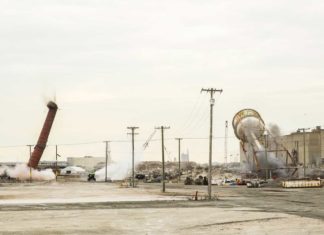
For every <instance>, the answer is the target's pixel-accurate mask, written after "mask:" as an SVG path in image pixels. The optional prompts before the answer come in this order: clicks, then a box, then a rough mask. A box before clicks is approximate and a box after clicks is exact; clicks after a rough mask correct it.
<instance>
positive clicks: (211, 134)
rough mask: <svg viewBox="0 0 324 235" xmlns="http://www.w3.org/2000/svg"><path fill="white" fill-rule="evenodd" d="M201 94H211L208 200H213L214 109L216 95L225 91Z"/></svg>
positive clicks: (205, 90)
mask: <svg viewBox="0 0 324 235" xmlns="http://www.w3.org/2000/svg"><path fill="white" fill-rule="evenodd" d="M200 92H207V93H210V130H209V169H208V198H209V200H211V198H212V187H211V184H212V158H213V157H212V154H213V153H212V151H213V108H214V104H215V99H214V93H216V92H219V93H222V92H223V90H218V89H214V88H209V89H204V88H203V89H201V91H200Z"/></svg>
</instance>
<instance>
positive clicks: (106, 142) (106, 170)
mask: <svg viewBox="0 0 324 235" xmlns="http://www.w3.org/2000/svg"><path fill="white" fill-rule="evenodd" d="M104 143H105V144H106V149H105V155H106V168H105V182H107V181H108V178H107V173H108V169H107V168H108V157H109V156H108V155H110V154H109V152H110V148H109V144H110V141H108V140H105V141H104Z"/></svg>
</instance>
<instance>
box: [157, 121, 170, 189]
mask: <svg viewBox="0 0 324 235" xmlns="http://www.w3.org/2000/svg"><path fill="white" fill-rule="evenodd" d="M155 129H157V130H161V140H162V141H161V142H162V192H163V193H165V171H164V130H166V129H170V127H166V126H160V127H156V128H155Z"/></svg>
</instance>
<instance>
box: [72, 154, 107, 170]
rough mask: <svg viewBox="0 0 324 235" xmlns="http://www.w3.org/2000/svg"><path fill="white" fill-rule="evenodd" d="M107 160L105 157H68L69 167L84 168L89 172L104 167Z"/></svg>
mask: <svg viewBox="0 0 324 235" xmlns="http://www.w3.org/2000/svg"><path fill="white" fill-rule="evenodd" d="M105 162H106V159H105V158H104V157H91V156H85V157H68V158H67V164H68V166H78V167H82V168H84V169H85V170H87V171H92V170H93V169H96V168H100V167H98V166H104V165H105Z"/></svg>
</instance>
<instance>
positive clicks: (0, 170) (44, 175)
mask: <svg viewBox="0 0 324 235" xmlns="http://www.w3.org/2000/svg"><path fill="white" fill-rule="evenodd" d="M30 169H31V174H30ZM4 175H6V176H9V177H10V178H14V179H18V180H29V179H30V176H31V177H32V180H34V181H50V180H54V179H55V174H54V172H53V171H52V169H46V170H37V169H33V168H29V167H28V166H27V165H26V164H17V165H16V166H14V167H8V166H4V167H0V176H4Z"/></svg>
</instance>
